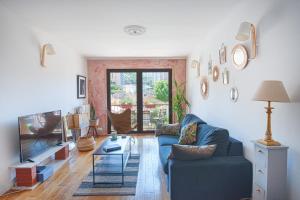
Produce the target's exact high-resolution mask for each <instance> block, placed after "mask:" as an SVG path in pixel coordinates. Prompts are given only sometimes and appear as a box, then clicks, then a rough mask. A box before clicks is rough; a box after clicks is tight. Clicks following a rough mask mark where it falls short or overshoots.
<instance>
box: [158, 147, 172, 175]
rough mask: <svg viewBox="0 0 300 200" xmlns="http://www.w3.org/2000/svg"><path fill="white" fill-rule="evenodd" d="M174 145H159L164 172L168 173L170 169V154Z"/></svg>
mask: <svg viewBox="0 0 300 200" xmlns="http://www.w3.org/2000/svg"><path fill="white" fill-rule="evenodd" d="M171 150H172V146H170V145H169V146H160V147H159V158H160V161H161V164H162V167H163V170H164V172H165V173H166V174H167V173H168V170H169V164H168V163H169V159H168V158H169V155H170V153H171Z"/></svg>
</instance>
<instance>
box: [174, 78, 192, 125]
mask: <svg viewBox="0 0 300 200" xmlns="http://www.w3.org/2000/svg"><path fill="white" fill-rule="evenodd" d="M174 86H175V95H174V98H173V111H174V112H175V114H176V116H177V120H178V122H181V121H182V120H183V118H184V115H185V114H186V107H187V106H188V107H190V103H189V102H188V101H187V99H186V98H185V87H184V83H181V84H180V85H178V83H177V81H176V80H175V81H174Z"/></svg>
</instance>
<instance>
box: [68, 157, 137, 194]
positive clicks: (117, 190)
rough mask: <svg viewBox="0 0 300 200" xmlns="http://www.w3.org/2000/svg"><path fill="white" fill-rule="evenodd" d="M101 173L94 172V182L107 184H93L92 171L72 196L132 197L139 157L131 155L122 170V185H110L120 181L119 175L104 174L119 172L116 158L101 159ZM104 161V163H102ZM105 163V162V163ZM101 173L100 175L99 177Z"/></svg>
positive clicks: (118, 159) (118, 162)
mask: <svg viewBox="0 0 300 200" xmlns="http://www.w3.org/2000/svg"><path fill="white" fill-rule="evenodd" d="M101 160H102V161H101V164H99V163H97V164H96V166H97V167H99V166H100V165H101V172H100V171H96V179H95V180H96V181H101V182H103V181H104V182H108V183H106V184H102V183H101V184H95V185H94V184H93V171H91V172H90V173H89V174H88V175H87V176H86V177H85V178H84V179H83V181H82V182H81V184H80V186H79V188H78V189H77V191H76V192H75V193H74V194H73V196H131V195H132V196H134V195H135V192H136V184H137V179H138V171H139V163H140V156H139V155H138V154H132V155H131V157H130V158H129V159H128V161H127V165H126V167H125V169H124V184H123V185H122V184H112V183H111V182H119V181H121V180H122V175H121V174H114V173H105V175H103V172H104V171H105V170H110V171H112V170H113V171H114V169H115V171H120V166H121V165H120V158H118V157H117V156H112V157H104V158H101ZM103 161H104V162H103ZM106 161H107V162H106ZM100 173H101V175H100Z"/></svg>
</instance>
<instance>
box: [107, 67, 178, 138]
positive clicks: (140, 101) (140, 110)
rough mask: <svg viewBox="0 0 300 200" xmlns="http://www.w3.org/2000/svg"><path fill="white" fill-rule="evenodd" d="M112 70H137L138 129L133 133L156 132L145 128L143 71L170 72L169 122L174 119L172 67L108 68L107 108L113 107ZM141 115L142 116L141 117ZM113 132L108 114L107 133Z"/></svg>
mask: <svg viewBox="0 0 300 200" xmlns="http://www.w3.org/2000/svg"><path fill="white" fill-rule="evenodd" d="M112 72H136V93H137V99H136V101H137V102H136V104H137V131H133V133H154V130H152V131H151V130H146V131H144V130H143V76H142V74H143V72H168V83H169V123H172V121H173V109H172V105H173V103H172V99H173V98H172V85H173V83H172V75H173V74H172V69H170V68H168V69H143V68H141V69H106V81H107V83H106V86H107V89H106V95H107V110H110V108H111V95H110V73H112ZM139 116H141V117H139ZM110 132H111V123H110V120H109V118H108V116H107V133H108V134H110Z"/></svg>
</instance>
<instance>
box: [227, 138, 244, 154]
mask: <svg viewBox="0 0 300 200" xmlns="http://www.w3.org/2000/svg"><path fill="white" fill-rule="evenodd" d="M227 155H228V156H243V155H244V151H243V143H242V142H241V141H239V140H236V139H234V138H232V137H229V144H228V152H227Z"/></svg>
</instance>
